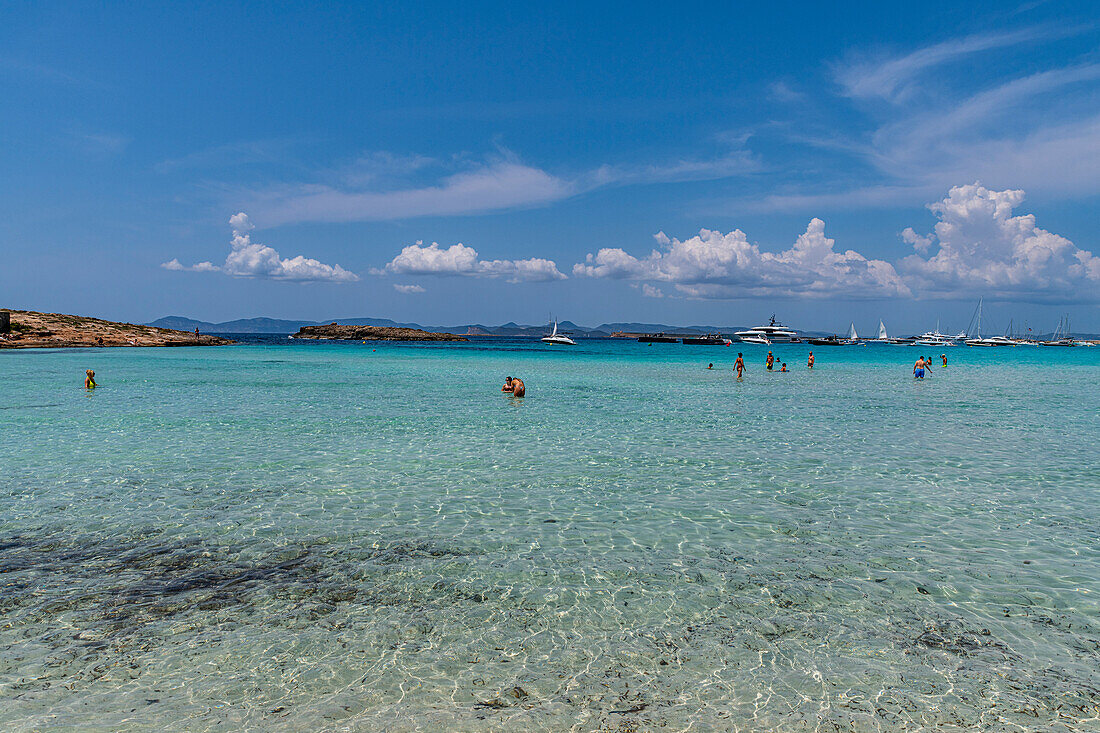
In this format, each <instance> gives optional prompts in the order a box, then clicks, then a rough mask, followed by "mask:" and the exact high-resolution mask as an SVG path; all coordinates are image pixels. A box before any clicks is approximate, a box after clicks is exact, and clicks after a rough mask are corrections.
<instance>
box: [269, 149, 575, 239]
mask: <svg viewBox="0 0 1100 733" xmlns="http://www.w3.org/2000/svg"><path fill="white" fill-rule="evenodd" d="M575 191H576V189H575V187H574V185H573V184H571V183H569V182H568V181H564V180H562V179H560V178H557V177H556V176H553V175H551V174H549V173H547V172H546V171H544V170H540V169H538V168H533V167H531V166H527V165H523V164H521V163H518V162H515V161H511V160H508V161H500V162H497V163H493V164H490V165H485V166H481V167H478V168H474V169H472V170H468V171H463V172H461V173H456V174H454V175H451V176H448V177H446V178H444V179H442V180H441V181H440V183H439V184H438V185H433V186H425V187H421V188H405V189H399V190H394V191H352V190H346V189H344V188H337V187H334V186H323V185H308V186H297V187H290V188H286V189H283V190H279V191H275V192H269V193H267V194H263V195H260V196H258V197H257V198H256V200H255V202H254V203H253V204H252V207H253V208H254V209H256V210H257V211H259V212H261V214H262V215H263V217H264V220H265V221H270V222H271V223H272V224H284V223H287V222H302V221H327V222H340V221H383V220H392V219H405V218H412V217H418V216H456V215H462V214H478V213H485V212H489V211H500V210H503V209H512V208H517V207H524V206H536V205H540V204H545V203H549V202H551V201H557V200H560V199H563V198H567V197H569V196H572V195H573V194H574V193H575Z"/></svg>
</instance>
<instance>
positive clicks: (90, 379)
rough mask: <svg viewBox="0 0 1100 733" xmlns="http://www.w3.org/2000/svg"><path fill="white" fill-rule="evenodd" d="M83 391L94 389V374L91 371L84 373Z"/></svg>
mask: <svg viewBox="0 0 1100 733" xmlns="http://www.w3.org/2000/svg"><path fill="white" fill-rule="evenodd" d="M84 389H95V372H93V371H92V370H91V369H88V370H87V371H85V372H84Z"/></svg>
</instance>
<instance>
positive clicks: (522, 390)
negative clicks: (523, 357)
mask: <svg viewBox="0 0 1100 733" xmlns="http://www.w3.org/2000/svg"><path fill="white" fill-rule="evenodd" d="M500 391H501V392H508V393H510V394H511V395H512V396H513V397H523V395H524V394H526V393H527V387H526V386H525V385H524V384H523V380H522V379H520V378H519V377H505V378H504V386H503V387H501V388H500Z"/></svg>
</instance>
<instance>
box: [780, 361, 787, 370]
mask: <svg viewBox="0 0 1100 733" xmlns="http://www.w3.org/2000/svg"><path fill="white" fill-rule="evenodd" d="M779 371H781V372H785V371H787V362H783V365H782V366H781V367H779Z"/></svg>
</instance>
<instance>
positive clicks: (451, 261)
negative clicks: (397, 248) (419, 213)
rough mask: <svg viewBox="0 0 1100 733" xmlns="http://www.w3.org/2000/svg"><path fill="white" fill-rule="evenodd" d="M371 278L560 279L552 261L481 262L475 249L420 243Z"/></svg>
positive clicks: (559, 273) (403, 252)
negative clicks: (422, 276) (415, 276)
mask: <svg viewBox="0 0 1100 733" xmlns="http://www.w3.org/2000/svg"><path fill="white" fill-rule="evenodd" d="M371 272H372V274H374V275H385V274H391V275H466V276H479V277H503V278H506V279H507V280H508V281H509V282H543V281H549V280H563V279H565V275H564V274H562V273H561V272H559V271H558V266H557V265H556V264H555V263H554V261H553V260H546V259H541V258H537V257H536V258H530V259H525V260H481V259H478V255H477V250H475V249H474V248H473V247H467V246H466V245H464V244H462V243H461V242H460V243H458V244H452V245H451V246H450V247H447V248H446V249H443V248H442V247H440V246H439V244H438V243H437V242H432V243H431V244H430V245H428V246H426V247H425V246H424V243H423V242H422V241H418V242H417V243H416V244H410V245H409V246H407V247H404V248H402V250H401V252H400V253H399V254H398V255H397V256H396V257H394V258H393V260H391V261H390V262H389V263H388V264H387V265H386V266H385V267H383V268H381V269H376V270H372V271H371Z"/></svg>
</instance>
